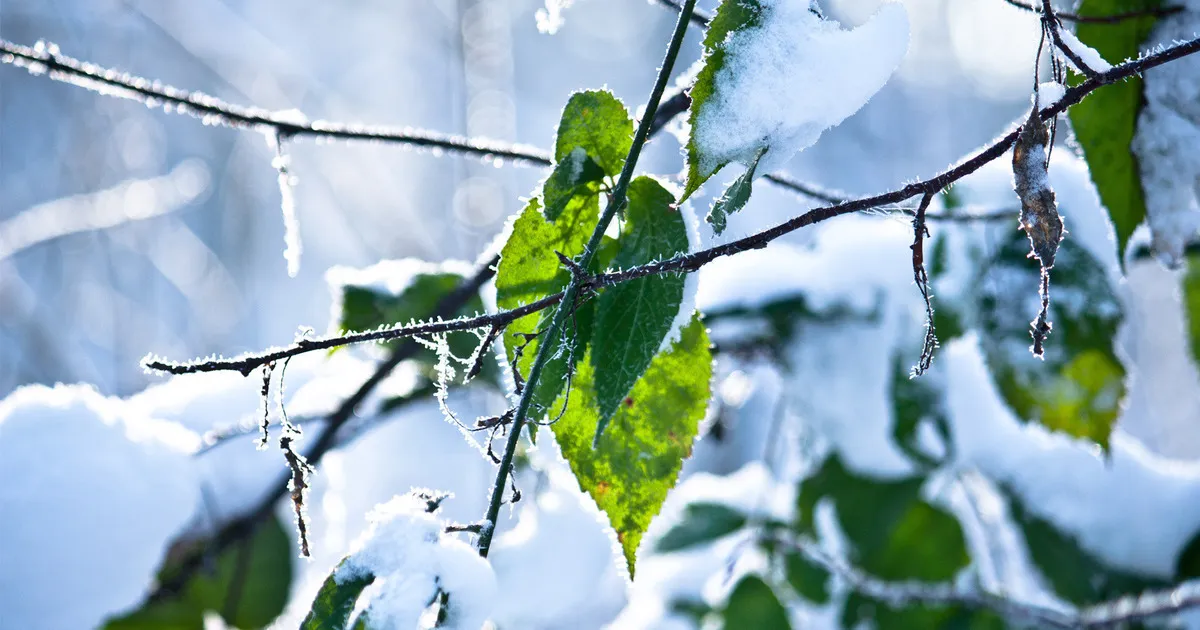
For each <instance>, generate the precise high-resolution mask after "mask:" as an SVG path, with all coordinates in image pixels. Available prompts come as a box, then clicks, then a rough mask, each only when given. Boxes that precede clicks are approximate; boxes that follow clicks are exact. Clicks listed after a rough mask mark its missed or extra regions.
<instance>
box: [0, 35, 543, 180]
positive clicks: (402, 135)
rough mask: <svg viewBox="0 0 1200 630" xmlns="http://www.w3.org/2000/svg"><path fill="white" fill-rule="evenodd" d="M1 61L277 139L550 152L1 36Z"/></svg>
mask: <svg viewBox="0 0 1200 630" xmlns="http://www.w3.org/2000/svg"><path fill="white" fill-rule="evenodd" d="M0 62H3V63H9V64H13V65H15V66H18V67H23V68H25V69H27V70H29V72H30V73H32V74H36V75H43V74H44V75H46V76H48V77H49V78H51V79H55V80H58V81H63V82H66V83H70V84H72V85H77V86H80V87H84V88H88V89H91V90H95V91H96V92H99V93H101V94H105V95H108V96H116V97H122V98H128V99H132V100H135V101H138V102H140V103H144V104H145V105H147V106H150V107H158V106H161V107H163V108H164V109H166V110H167V111H171V112H176V113H181V114H189V115H191V116H194V117H196V118H199V119H200V120H202V121H203V122H204V124H207V125H221V126H225V127H233V128H242V129H253V130H256V131H262V132H269V133H274V134H276V135H277V136H279V137H280V138H300V137H309V138H321V139H327V140H360V141H368V142H383V143H398V144H404V145H408V146H412V147H419V148H428V149H440V150H442V151H446V152H449V153H456V154H460V155H470V156H475V157H480V158H484V159H493V158H499V159H504V160H511V161H513V162H516V163H520V164H533V165H538V166H550V165H552V164H553V160H552V156H551V155H550V154H549V153H548V152H546V151H543V150H541V149H539V148H537V147H530V146H524V145H518V144H509V143H505V142H500V141H497V140H490V139H486V138H465V137H462V136H455V135H449V134H444V133H438V132H436V131H429V130H426V129H417V128H413V127H388V126H381V125H363V124H347V123H339V122H329V121H323V120H315V121H311V122H309V121H307V120H306V119H305V118H304V117H303V116H298V115H295V114H294V113H289V114H286V115H285V114H281V113H278V112H272V111H270V110H267V109H263V108H260V107H243V106H239V105H234V104H232V103H226V102H224V101H222V100H220V99H218V98H216V97H214V96H209V95H208V94H203V93H200V92H193V91H188V90H181V89H178V88H175V87H171V86H169V85H163V84H162V83H160V82H159V81H151V80H150V79H145V78H142V77H137V76H134V75H131V74H128V73H125V72H119V71H117V70H114V69H111V68H105V67H102V66H98V65H96V64H93V63H88V62H84V61H80V60H78V59H75V58H72V57H68V56H66V55H64V54H62V53H61V52H59V51H58V47H57V46H54V45H53V44H45V43H42V44H39V45H38V46H36V47H29V46H21V45H19V44H15V43H13V42H10V41H8V40H4V39H0Z"/></svg>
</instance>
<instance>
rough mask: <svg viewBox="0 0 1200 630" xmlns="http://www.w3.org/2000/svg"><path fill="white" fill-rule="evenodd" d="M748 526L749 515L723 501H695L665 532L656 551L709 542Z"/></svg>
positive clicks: (666, 550)
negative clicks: (747, 516)
mask: <svg viewBox="0 0 1200 630" xmlns="http://www.w3.org/2000/svg"><path fill="white" fill-rule="evenodd" d="M745 525H746V515H745V514H742V513H741V512H739V511H738V510H735V509H733V508H731V507H729V506H728V505H721V504H720V503H692V504H690V505H688V506H687V508H686V509H685V510H684V514H683V519H682V520H681V521H679V523H677V524H676V525H675V526H674V527H672V528H671V529H670V530H668V531H667V533H666V534H663V537H662V538H661V539H659V541H658V544H656V545H655V546H654V550H655V551H658V552H663V553H666V552H671V551H681V550H684V549H691V548H692V547H695V546H697V545H703V544H706V543H710V542H712V541H714V540H716V539H718V538H721V537H722V536H727V535H729V534H732V533H733V532H736V531H737V530H739V529H741V528H742V527H744V526H745Z"/></svg>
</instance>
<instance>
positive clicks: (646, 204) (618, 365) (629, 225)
mask: <svg viewBox="0 0 1200 630" xmlns="http://www.w3.org/2000/svg"><path fill="white" fill-rule="evenodd" d="M674 203H675V197H674V196H672V195H671V193H670V192H668V191H667V189H665V188H663V187H662V185H661V184H659V183H658V182H656V181H654V180H653V179H651V178H649V177H639V178H637V179H635V180H633V182H632V183H631V184H630V185H629V205H628V206H627V207H626V209H625V227H624V228H623V229H622V230H621V238H620V243H619V248H620V249H619V250H618V251H617V255H616V258H614V259H613V261H612V264H613V266H615V267H618V268H622V269H628V268H630V267H634V266H637V265H642V264H645V263H649V262H653V261H655V260H664V259H667V258H671V257H672V256H675V255H676V254H682V253H684V252H686V251H687V248H688V238H687V226H686V225H685V223H684V219H683V215H682V213H681V212H680V211H679V209H678V208H676V207H675V205H674ZM684 280H685V278H684V276H683V275H682V274H664V275H655V276H646V277H644V278H638V279H636V280H631V281H629V282H623V283H621V284H618V285H616V286H613V287H609V288H608V289H605V290H604V292H603V293H602V294H601V295H600V299H599V304H598V305H597V306H596V325H595V337H594V338H593V340H592V354H591V357H592V367H593V368H594V370H595V375H596V377H595V378H596V385H595V387H596V403H597V405H599V407H598V409H599V412H600V424H599V425H598V426H597V427H596V435H597V436H599V435H600V433H601V432H603V431H604V429H605V427H606V426H607V425H608V421H609V420H610V419H611V418H612V415H613V414H614V413H616V411H617V408H618V406H620V405H621V403H622V401H624V399H625V395H626V394H628V393H629V390H630V388H632V387H633V384H634V383H635V382H637V379H638V378H639V377H641V375H642V373H643V372H645V371H646V368H647V367H649V366H650V361H651V360H652V359H653V358H654V355H656V354H658V350H659V348H660V347H661V346H662V343H663V339H665V338H666V336H667V334H668V333H670V332H671V324H672V323H673V322H674V321H675V316H676V315H677V314H678V313H679V307H680V304H681V303H682V302H683V285H684Z"/></svg>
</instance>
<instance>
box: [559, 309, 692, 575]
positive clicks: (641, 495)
mask: <svg viewBox="0 0 1200 630" xmlns="http://www.w3.org/2000/svg"><path fill="white" fill-rule="evenodd" d="M595 377H596V375H595V373H594V370H593V368H592V362H591V361H581V362H580V364H579V370H578V372H577V373H576V375H575V379H574V381H573V387H572V391H571V392H570V399H569V401H568V404H567V407H566V413H565V414H563V417H562V418H561V419H560V420H558V422H556V423H555V424H553V425H551V426H552V429H553V431H554V437H555V439H556V440H557V442H558V444H559V446H560V447H561V448H562V453H563V457H564V458H566V460H567V462H568V463H569V464H570V466H571V470H572V471H573V472H574V473H575V476H576V478H577V479H578V480H579V486H580V488H582V489H583V490H584V491H585V492H587V493H588V494H589V495H591V497H592V499H594V500H595V501H596V505H597V506H599V507H600V509H601V510H602V511H603V512H604V513H605V514H606V515H607V516H608V519H609V522H610V523H611V524H612V527H613V529H615V530H616V532H617V538H618V540H619V541H620V543H621V547H622V548H623V549H624V551H625V559H626V561H627V563H628V566H629V570H630V574H632V573H633V566H634V558H635V552H636V551H637V548H638V543H639V542H640V541H641V539H642V535H643V534H644V533H645V532H646V528H647V527H649V525H650V520H651V519H652V518H654V516H655V514H657V513H658V511H659V508H661V507H662V503H663V500H664V499H666V496H667V492H668V491H669V490H670V489H671V488H672V487H674V485H675V481H676V479H677V477H678V475H679V470H680V468H681V467H682V466H683V460H684V458H686V457H687V456H688V455H689V454H690V453H691V452H692V442H693V441H694V440H695V438H696V433H697V429H698V426H699V422H700V420H701V418H702V417H703V416H704V412H705V409H706V408H707V405H708V399H709V395H710V391H709V388H710V381H711V379H712V354H711V352H710V351H709V341H708V334H707V333H706V332H705V330H704V325H703V323H702V322H701V321H700V319H699V317H696V318H694V319H693V320H692V323H691V324H689V325H688V326H687V327H686V328H684V329H683V333H682V335H681V336H680V339H679V341H677V342H676V343H675V344H673V345H672V347H671V349H670V351H668V352H665V353H662V354H659V355H658V356H656V357H654V360H653V361H652V362H651V364H650V368H649V369H647V370H646V373H645V374H643V375H642V377H641V379H639V380H638V382H637V384H635V385H634V386H633V390H632V391H630V392H629V396H628V397H626V398H625V399H624V400H623V401H622V403H621V405H620V408H619V409H618V410H617V413H616V414H615V415H614V416H613V417H612V420H611V422H610V423H609V427H608V430H607V431H606V432H605V433H604V435H603V436H601V438H600V439H599V441H598V443H597V444H596V445H595V448H593V438H594V436H595V435H596V428H597V426H598V424H599V420H600V418H599V416H597V414H596V390H595ZM564 395H565V394H564ZM560 399H561V397H560ZM558 404H561V400H560V402H559V403H558Z"/></svg>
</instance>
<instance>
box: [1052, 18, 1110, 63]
mask: <svg viewBox="0 0 1200 630" xmlns="http://www.w3.org/2000/svg"><path fill="white" fill-rule="evenodd" d="M1058 35H1059V37H1061V38H1062V43H1063V45H1064V46H1066V47H1067V48H1068V49H1070V51H1071V52H1073V53H1075V56H1076V57H1078V58H1079V60H1080V61H1082V62H1083V63H1085V64H1087V67H1088V68H1089V69H1091V70H1092V71H1094V72H1108V71H1109V70H1112V64H1111V63H1108V62H1107V61H1105V60H1104V57H1102V56H1100V53H1099V52H1097V51H1096V49H1095V48H1092V47H1091V46H1088V45H1087V44H1085V43H1083V42H1081V41H1079V38H1078V37H1075V33H1072V32H1071V31H1069V30H1067V29H1065V28H1060V29H1058ZM1063 59H1064V60H1065V61H1066V62H1067V65H1069V66H1071V67H1072V68H1074V69H1075V71H1076V72H1079V73H1080V74H1083V69H1082V68H1075V62H1073V61H1071V58H1070V57H1067V56H1066V55H1063Z"/></svg>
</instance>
